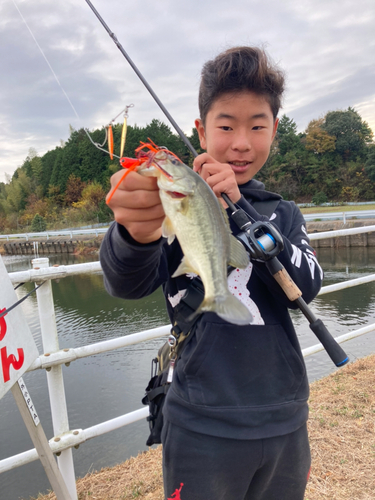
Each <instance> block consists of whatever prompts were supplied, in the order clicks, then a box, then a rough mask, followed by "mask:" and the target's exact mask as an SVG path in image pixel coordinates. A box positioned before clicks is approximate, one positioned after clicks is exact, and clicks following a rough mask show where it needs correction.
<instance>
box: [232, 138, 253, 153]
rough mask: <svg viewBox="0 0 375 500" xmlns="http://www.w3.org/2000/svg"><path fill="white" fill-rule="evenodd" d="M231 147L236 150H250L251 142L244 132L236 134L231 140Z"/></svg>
mask: <svg viewBox="0 0 375 500" xmlns="http://www.w3.org/2000/svg"><path fill="white" fill-rule="evenodd" d="M232 149H235V150H237V151H250V149H251V143H250V140H249V138H248V137H247V135H246V134H237V135H236V137H235V138H234V139H233V142H232Z"/></svg>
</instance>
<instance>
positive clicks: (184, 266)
mask: <svg viewBox="0 0 375 500" xmlns="http://www.w3.org/2000/svg"><path fill="white" fill-rule="evenodd" d="M188 273H194V274H198V272H197V271H196V270H195V269H193V267H192V266H191V265H190V264H189V261H188V260H187V258H186V257H182V261H181V263H180V265H179V266H178V268H177V269H176V271H175V272H174V273H173V274H172V278H177V276H181V275H182V274H188Z"/></svg>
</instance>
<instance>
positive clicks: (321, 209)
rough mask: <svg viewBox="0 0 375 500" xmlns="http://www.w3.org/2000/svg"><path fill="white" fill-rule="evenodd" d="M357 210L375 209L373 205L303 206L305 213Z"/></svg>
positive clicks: (302, 209)
mask: <svg viewBox="0 0 375 500" xmlns="http://www.w3.org/2000/svg"><path fill="white" fill-rule="evenodd" d="M356 210H375V204H373V205H335V206H334V207H305V208H301V212H302V213H303V214H318V213H319V214H320V213H326V212H354V211H356Z"/></svg>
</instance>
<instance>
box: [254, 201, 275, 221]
mask: <svg viewBox="0 0 375 500" xmlns="http://www.w3.org/2000/svg"><path fill="white" fill-rule="evenodd" d="M279 203H280V200H264V201H261V200H258V201H254V203H253V204H252V206H253V207H254V208H255V210H256V211H257V212H258V213H260V214H262V215H266V216H267V217H271V215H272V214H273V213H274V211H275V210H276V207H277V205H278V204H279Z"/></svg>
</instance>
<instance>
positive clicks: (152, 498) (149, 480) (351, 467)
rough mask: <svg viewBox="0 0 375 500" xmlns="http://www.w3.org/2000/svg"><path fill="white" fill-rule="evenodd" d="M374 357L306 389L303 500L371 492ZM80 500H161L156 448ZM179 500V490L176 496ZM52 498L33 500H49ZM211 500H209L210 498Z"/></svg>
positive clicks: (357, 498) (104, 476)
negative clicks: (307, 456) (307, 459)
mask: <svg viewBox="0 0 375 500" xmlns="http://www.w3.org/2000/svg"><path fill="white" fill-rule="evenodd" d="M374 380H375V355H372V356H369V357H367V358H365V359H361V360H358V361H356V362H355V363H352V364H350V365H348V366H345V367H344V368H341V369H340V370H337V371H336V372H335V373H333V374H332V375H330V376H328V377H326V378H324V379H322V380H319V381H317V382H314V383H313V384H311V395H310V419H309V423H308V426H309V434H310V443H311V453H312V470H311V476H310V480H309V483H308V487H307V491H306V496H305V500H371V499H373V498H374V491H375V473H374V471H375V429H374V422H375V385H374ZM77 489H78V498H79V500H86V499H90V500H91V499H94V498H95V499H97V500H131V499H134V498H138V499H149V500H163V498H164V497H163V489H162V470H161V447H160V446H159V447H158V448H156V449H150V450H149V451H147V452H144V453H141V454H140V455H138V456H137V457H135V458H131V459H129V460H127V461H126V462H124V463H122V464H119V465H117V466H116V467H112V468H105V469H102V470H101V471H99V472H95V473H91V474H88V475H87V476H85V477H84V478H82V479H79V480H78V482H77ZM181 497H182V499H183V500H193V499H185V498H184V496H183V491H182V492H181ZM55 498H56V497H55V495H54V494H53V493H50V494H49V495H45V496H39V497H38V500H54V499H55ZM210 500H214V499H210Z"/></svg>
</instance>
